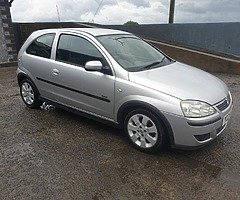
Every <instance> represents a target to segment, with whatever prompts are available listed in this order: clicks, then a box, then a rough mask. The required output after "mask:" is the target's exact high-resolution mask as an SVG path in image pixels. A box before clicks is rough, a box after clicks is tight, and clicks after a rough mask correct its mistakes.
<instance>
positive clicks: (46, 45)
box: [26, 33, 55, 58]
mask: <svg viewBox="0 0 240 200" xmlns="http://www.w3.org/2000/svg"><path fill="white" fill-rule="evenodd" d="M54 37H55V34H54V33H50V34H45V35H42V36H40V37H38V38H37V39H35V40H34V41H33V42H32V43H31V44H30V45H29V47H28V48H27V50H26V52H27V53H28V54H31V55H35V56H39V57H43V58H50V57H51V51H52V44H53V40H54Z"/></svg>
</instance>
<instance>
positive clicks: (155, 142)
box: [124, 109, 166, 153]
mask: <svg viewBox="0 0 240 200" xmlns="http://www.w3.org/2000/svg"><path fill="white" fill-rule="evenodd" d="M124 130H125V133H126V134H127V136H128V138H129V140H130V142H131V143H132V144H133V145H134V147H136V148H137V149H139V150H141V151H144V152H147V153H155V152H158V151H160V150H161V149H162V148H163V147H164V145H165V143H166V134H165V131H164V129H163V126H162V124H161V122H160V121H159V119H158V118H157V117H156V116H155V115H154V114H153V113H151V112H149V111H147V110H144V109H137V110H134V111H132V112H130V113H129V114H128V115H127V116H126V119H125V122H124Z"/></svg>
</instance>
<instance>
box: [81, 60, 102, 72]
mask: <svg viewBox="0 0 240 200" xmlns="http://www.w3.org/2000/svg"><path fill="white" fill-rule="evenodd" d="M102 67H103V65H102V63H101V62H100V61H88V62H87V63H86V64H85V67H84V68H85V70H86V71H98V72H99V71H101V70H102Z"/></svg>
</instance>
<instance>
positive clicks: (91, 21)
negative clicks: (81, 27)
mask: <svg viewBox="0 0 240 200" xmlns="http://www.w3.org/2000/svg"><path fill="white" fill-rule="evenodd" d="M102 3H103V0H101V2H100V3H99V5H98V8H97V10H96V12H95V13H94V15H93V18H92V20H90V21H89V22H90V23H93V22H94V18H95V16H96V15H97V13H98V11H99V9H100V7H101V5H102Z"/></svg>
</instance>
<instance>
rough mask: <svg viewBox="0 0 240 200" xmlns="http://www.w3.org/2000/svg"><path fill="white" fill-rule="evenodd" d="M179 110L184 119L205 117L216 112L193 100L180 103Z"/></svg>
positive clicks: (210, 107) (208, 106) (206, 105)
mask: <svg viewBox="0 0 240 200" xmlns="http://www.w3.org/2000/svg"><path fill="white" fill-rule="evenodd" d="M181 108H182V111H183V114H184V115H185V116H186V117H206V116H209V115H212V114H214V113H215V112H216V110H215V109H214V108H213V107H212V106H210V105H209V104H207V103H204V102H201V101H194V100H185V101H182V102H181Z"/></svg>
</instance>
